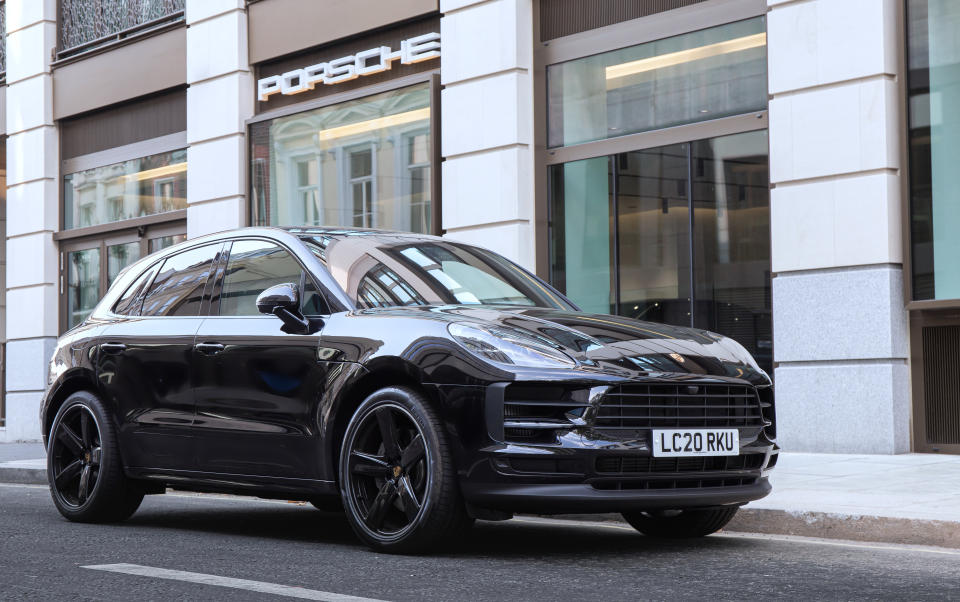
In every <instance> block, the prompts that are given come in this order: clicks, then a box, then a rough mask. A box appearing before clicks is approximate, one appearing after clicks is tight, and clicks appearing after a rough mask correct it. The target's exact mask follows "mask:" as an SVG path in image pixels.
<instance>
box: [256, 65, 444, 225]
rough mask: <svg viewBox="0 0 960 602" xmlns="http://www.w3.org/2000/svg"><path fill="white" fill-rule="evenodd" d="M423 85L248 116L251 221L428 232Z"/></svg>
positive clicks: (427, 109) (426, 122)
mask: <svg viewBox="0 0 960 602" xmlns="http://www.w3.org/2000/svg"><path fill="white" fill-rule="evenodd" d="M430 110H431V109H430V87H429V85H428V84H417V85H414V86H409V87H406V88H402V89H399V90H392V91H390V92H384V93H382V94H376V95H373V96H368V97H366V98H362V99H358V100H352V101H348V102H343V103H340V104H336V105H332V106H327V107H322V108H319V109H315V110H312V111H305V112H302V113H297V114H295V115H290V116H288V117H278V118H276V119H271V120H269V121H264V122H260V123H256V124H253V125H252V126H251V127H250V138H251V144H252V148H251V161H252V165H251V191H250V196H251V199H252V213H253V216H252V217H253V219H252V221H253V223H254V224H256V225H296V226H303V225H307V226H345V227H364V228H385V229H390V230H407V231H413V232H422V233H430V232H431V231H432V228H433V224H432V219H431V199H430V170H431V169H432V165H431V160H430V146H431V132H430Z"/></svg>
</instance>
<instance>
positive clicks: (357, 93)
mask: <svg viewBox="0 0 960 602" xmlns="http://www.w3.org/2000/svg"><path fill="white" fill-rule="evenodd" d="M423 83H426V84H429V96H430V105H429V106H430V128H429V129H430V137H429V149H428V153H429V155H430V181H429V183H428V187H429V190H430V232H425V233H424V234H432V235H434V236H442V235H443V234H444V230H443V227H442V224H443V210H442V207H443V199H442V193H443V191H442V187H441V181H440V177H441V171H442V170H441V169H440V165H441V162H442V161H443V156H442V154H441V148H440V136H441V130H440V111H441V107H440V90H441V88H442V86H441V83H440V70H439V69H433V70H430V71H424V72H422V73H416V74H413V75H408V76H403V77H397V78H393V79H389V80H387V81H384V82H381V83H376V84H371V85H368V86H362V87H360V88H356V89H353V90H347V91H345V92H341V93H337V94H330V95H328V96H323V97H321V98H317V99H313V100H308V101H306V102H302V103H298V104H294V105H289V106H284V107H280V108H278V109H272V110H267V111H264V112H262V113H259V114H258V115H255V116H254V117H251V118H250V119H247V120H246V121H245V122H244V126H245V128H246V132H247V146H246V150H247V163H246V164H247V166H248V169H250V170H252V169H253V165H254V162H255V161H257V160H260V158H257V157H255V156H254V153H253V140H254V136H253V135H252V133H251V127H252V126H254V125H256V124H259V123H262V122H265V121H271V120H273V119H277V118H280V117H288V116H290V115H296V114H297V113H305V112H308V111H313V110H315V109H321V108H324V107H328V106H331V105H337V104H341V103H344V102H348V101H351V100H362V99H363V98H366V97H368V96H374V95H376V94H381V93H383V92H391V91H394V90H399V89H402V88H408V87H410V86H414V85H417V84H423ZM250 173H253V172H252V171H251V172H250ZM254 180H255V178H253V177H249V178H248V181H247V183H246V190H247V193H248V194H247V212H246V218H247V223H248V224H251V225H252V224H256V223H257V213H256V211H257V207H256V206H255V203H256V202H261V203H264V204H267V199H266V198H264V199H257V198H255V197H256V195H255V194H254V188H255V186H256V184H257V182H255V181H254ZM266 194H269V191H264V195H265V196H266ZM343 202H344V200H343V198H341V204H342V203H343ZM351 204H352V197H351ZM289 225H293V226H297V227H300V228H310V227H311V226H310V225H309V224H289ZM261 227H270V226H269V224H264V225H263V226H261ZM315 227H333V226H324V225H315Z"/></svg>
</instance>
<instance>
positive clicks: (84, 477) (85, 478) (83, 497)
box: [77, 466, 90, 504]
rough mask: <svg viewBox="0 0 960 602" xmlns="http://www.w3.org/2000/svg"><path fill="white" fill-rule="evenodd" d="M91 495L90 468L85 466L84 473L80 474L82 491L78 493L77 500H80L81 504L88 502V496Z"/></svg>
mask: <svg viewBox="0 0 960 602" xmlns="http://www.w3.org/2000/svg"><path fill="white" fill-rule="evenodd" d="M89 495H90V467H89V466H84V467H83V472H81V473H80V489H79V491H77V498H79V499H80V503H81V504H82V503H84V502H85V501H87V496H89Z"/></svg>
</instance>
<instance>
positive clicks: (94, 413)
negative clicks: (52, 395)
mask: <svg viewBox="0 0 960 602" xmlns="http://www.w3.org/2000/svg"><path fill="white" fill-rule="evenodd" d="M47 479H48V481H49V483H50V494H51V495H52V496H53V502H54V504H55V505H56V506H57V510H59V511H60V514H62V515H63V516H64V517H66V518H68V519H70V520H72V521H77V522H115V521H121V520H124V519H127V518H129V517H130V516H131V515H132V514H133V513H134V512H136V510H137V508H138V507H139V506H140V503H141V502H142V501H143V495H144V490H143V488H142V487H140V486H139V485H138V484H137V483H136V482H134V481H132V480H130V479H127V478H126V477H125V476H124V474H123V465H122V463H121V461H120V452H119V448H118V446H117V438H116V432H115V430H114V426H113V423H112V422H111V421H110V420H109V419H108V414H107V412H106V410H105V408H104V406H103V404H102V402H101V401H100V399H99V398H97V396H96V395H94V394H92V393H89V392H87V391H78V392H76V393H74V394H72V395H71V396H70V397H68V398H67V400H66V401H65V402H64V403H63V405H62V406H61V407H60V410H59V411H58V412H57V415H56V417H55V418H54V420H53V426H52V427H51V429H50V436H49V438H48V444H47Z"/></svg>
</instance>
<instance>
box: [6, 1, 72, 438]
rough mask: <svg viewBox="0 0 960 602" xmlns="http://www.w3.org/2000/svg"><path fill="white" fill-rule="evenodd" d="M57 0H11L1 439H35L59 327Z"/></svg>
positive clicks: (8, 47)
mask: <svg viewBox="0 0 960 602" xmlns="http://www.w3.org/2000/svg"><path fill="white" fill-rule="evenodd" d="M56 21H57V12H56V2H55V0H9V1H8V2H7V115H6V119H7V134H8V138H7V232H6V253H5V254H6V257H7V258H8V259H9V261H8V262H7V274H6V293H7V312H6V335H7V356H6V371H7V377H6V391H7V426H6V429H5V431H6V432H5V433H3V435H0V437H2V439H3V440H7V441H22V440H36V439H39V437H40V422H39V419H38V418H37V416H38V412H39V408H40V399H41V397H42V395H43V390H44V387H45V385H46V377H47V364H48V362H49V360H50V356H51V354H52V352H53V346H54V343H55V341H56V337H57V335H58V331H59V324H58V312H57V308H58V293H59V286H60V284H59V278H58V253H57V245H56V243H55V242H54V240H53V233H54V232H55V231H56V230H57V228H58V225H59V219H58V217H59V207H58V195H57V189H58V186H57V184H58V180H59V150H58V136H57V128H56V126H55V125H54V122H53V85H52V77H51V75H50V55H51V51H52V50H53V48H54V47H55V46H56V28H57V24H56Z"/></svg>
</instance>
